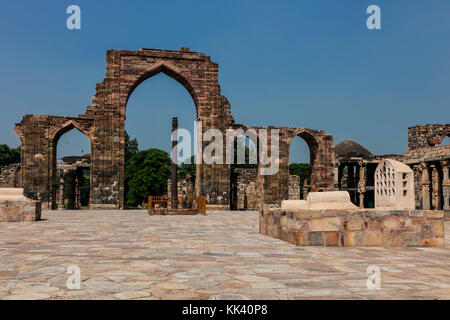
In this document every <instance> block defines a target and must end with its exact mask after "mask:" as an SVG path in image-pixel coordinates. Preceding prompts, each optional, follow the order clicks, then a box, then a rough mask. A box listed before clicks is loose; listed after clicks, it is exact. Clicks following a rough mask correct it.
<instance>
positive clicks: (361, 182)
mask: <svg viewBox="0 0 450 320" xmlns="http://www.w3.org/2000/svg"><path fill="white" fill-rule="evenodd" d="M358 176H359V179H358V193H359V207H360V208H364V193H365V192H366V165H365V163H362V162H361V163H360V164H359V175H358Z"/></svg>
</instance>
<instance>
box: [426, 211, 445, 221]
mask: <svg viewBox="0 0 450 320" xmlns="http://www.w3.org/2000/svg"><path fill="white" fill-rule="evenodd" d="M425 212H426V215H427V218H428V219H441V218H444V216H445V213H444V211H443V210H433V211H425Z"/></svg>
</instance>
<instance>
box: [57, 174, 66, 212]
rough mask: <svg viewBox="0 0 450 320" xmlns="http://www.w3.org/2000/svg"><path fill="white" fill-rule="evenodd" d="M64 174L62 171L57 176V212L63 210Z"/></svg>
mask: <svg viewBox="0 0 450 320" xmlns="http://www.w3.org/2000/svg"><path fill="white" fill-rule="evenodd" d="M65 174H66V173H65V172H64V170H61V171H60V174H59V195H58V210H63V209H64V185H65V184H66V181H65Z"/></svg>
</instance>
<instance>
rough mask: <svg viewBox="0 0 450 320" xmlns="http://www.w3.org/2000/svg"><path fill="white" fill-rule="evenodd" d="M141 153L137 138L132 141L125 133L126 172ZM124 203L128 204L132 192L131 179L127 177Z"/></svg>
mask: <svg viewBox="0 0 450 320" xmlns="http://www.w3.org/2000/svg"><path fill="white" fill-rule="evenodd" d="M138 152H139V144H138V141H137V139H136V138H134V139H133V140H131V139H130V136H129V135H128V132H126V131H125V171H126V170H127V169H128V167H129V166H130V161H131V159H132V158H133V157H134V156H135V155H136V154H137V153H138ZM124 183H125V185H124V201H125V204H127V202H128V201H127V199H128V193H129V190H130V184H129V177H128V175H125V181H124Z"/></svg>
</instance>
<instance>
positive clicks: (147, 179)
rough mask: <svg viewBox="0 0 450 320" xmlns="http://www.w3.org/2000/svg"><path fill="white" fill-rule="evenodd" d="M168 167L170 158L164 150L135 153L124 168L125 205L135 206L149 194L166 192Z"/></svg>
mask: <svg viewBox="0 0 450 320" xmlns="http://www.w3.org/2000/svg"><path fill="white" fill-rule="evenodd" d="M170 168H171V159H170V157H169V154H168V153H167V152H165V151H162V150H159V149H148V150H143V151H139V152H138V153H136V154H135V155H134V156H133V157H132V158H131V159H130V162H129V165H128V167H127V168H126V176H127V179H128V192H127V199H126V205H127V207H137V206H138V205H140V204H142V203H143V202H145V201H146V200H147V197H148V196H149V195H162V194H164V193H166V191H167V180H168V179H169V178H170V172H171V170H170Z"/></svg>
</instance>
